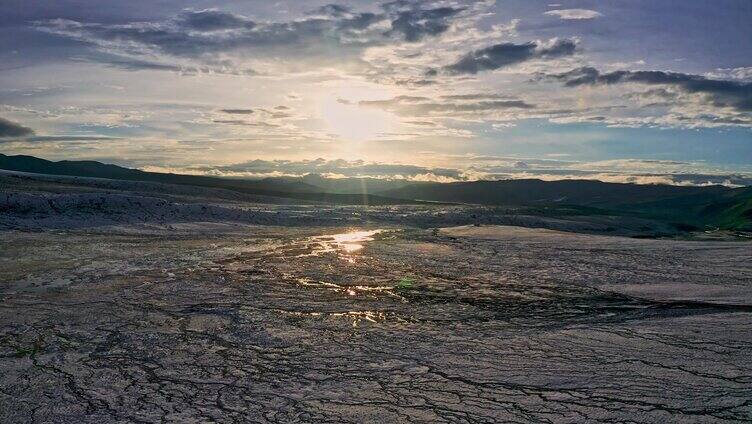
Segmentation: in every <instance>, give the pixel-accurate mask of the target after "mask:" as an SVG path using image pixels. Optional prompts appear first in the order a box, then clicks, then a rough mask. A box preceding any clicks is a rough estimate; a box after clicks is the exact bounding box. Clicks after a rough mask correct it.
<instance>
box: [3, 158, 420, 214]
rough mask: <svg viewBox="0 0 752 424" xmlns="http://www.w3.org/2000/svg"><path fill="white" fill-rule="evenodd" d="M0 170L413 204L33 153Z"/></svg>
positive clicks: (277, 182)
mask: <svg viewBox="0 0 752 424" xmlns="http://www.w3.org/2000/svg"><path fill="white" fill-rule="evenodd" d="M0 169H5V170H9V171H18V172H31V173H36V174H49V175H71V176H78V177H89V178H108V179H115V180H128V181H149V182H158V183H166V184H179V185H192V186H199V187H212V188H223V189H227V190H234V191H238V192H242V193H247V194H256V195H263V196H271V197H282V198H292V199H300V200H306V201H313V202H323V203H334V204H349V205H360V204H367V205H383V204H404V203H413V202H412V201H410V200H406V199H389V198H385V197H382V196H373V195H361V194H342V193H327V192H325V191H324V190H323V189H322V188H320V187H315V186H312V185H310V184H307V183H305V182H303V181H292V180H290V181H286V180H282V179H264V180H239V179H230V178H217V177H208V176H202V175H183V174H168V173H159V172H145V171H140V170H137V169H130V168H124V167H121V166H117V165H111V164H105V163H101V162H96V161H66V160H64V161H59V162H53V161H49V160H45V159H40V158H36V157H33V156H23V155H18V156H7V155H3V154H0Z"/></svg>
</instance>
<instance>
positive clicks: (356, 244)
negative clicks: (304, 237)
mask: <svg viewBox="0 0 752 424" xmlns="http://www.w3.org/2000/svg"><path fill="white" fill-rule="evenodd" d="M384 231H385V230H381V229H379V230H368V231H350V232H347V233H340V234H331V235H323V236H316V237H312V238H311V239H310V240H311V241H313V242H314V244H315V245H316V247H315V248H314V250H313V252H311V255H314V256H317V255H320V254H323V253H329V252H336V253H340V254H341V258H342V259H344V260H345V261H347V262H350V263H354V262H355V256H354V255H352V254H353V253H355V252H358V251H359V250H362V249H363V247H364V243H366V242H369V241H373V240H374V236H375V235H377V234H380V233H383V232H384Z"/></svg>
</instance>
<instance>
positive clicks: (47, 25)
mask: <svg viewBox="0 0 752 424" xmlns="http://www.w3.org/2000/svg"><path fill="white" fill-rule="evenodd" d="M465 10H466V8H464V7H448V6H433V3H431V2H423V1H419V2H405V1H398V2H391V3H384V4H382V5H381V8H380V11H379V12H355V11H353V10H351V9H349V8H347V7H344V6H338V5H328V6H323V7H320V8H318V9H316V10H314V11H312V12H310V13H308V14H307V15H306V16H305V17H304V18H302V19H296V20H289V21H282V22H264V21H254V20H253V19H251V18H249V17H247V16H243V15H239V14H234V13H230V12H225V11H221V10H217V9H204V10H185V11H183V12H181V13H180V14H178V15H176V16H173V17H171V18H168V19H165V20H162V21H151V22H127V23H118V24H113V23H91V22H79V21H74V20H68V19H52V20H44V21H36V22H35V23H34V25H35V27H36V28H37V29H39V30H42V31H45V32H48V33H51V34H55V35H58V36H62V37H66V38H71V39H75V40H79V41H83V42H86V43H89V44H91V45H93V46H95V47H96V48H97V49H98V50H99V52H100V53H102V54H103V55H102V56H97V57H94V58H93V59H92V60H97V61H101V62H102V63H105V64H107V65H109V66H113V67H118V68H121V69H126V70H140V69H149V70H170V71H185V70H188V71H191V70H194V71H195V72H218V73H219V72H221V73H233V72H237V73H243V74H249V73H253V71H250V70H249V68H248V66H246V65H243V63H244V62H246V61H255V62H264V61H266V62H270V63H271V62H274V63H279V62H280V60H281V63H283V64H285V65H290V66H292V65H294V64H297V65H299V67H300V68H301V71H302V70H309V69H310V65H311V64H312V63H305V64H302V63H300V62H305V61H306V60H307V59H310V60H313V61H314V62H318V64H322V63H340V64H341V63H342V62H343V60H344V59H347V58H350V59H353V60H352V62H353V63H355V64H357V63H358V60H357V59H358V57H359V54H360V53H362V52H363V51H364V49H366V48H369V47H373V46H386V45H392V44H395V43H404V42H406V43H415V42H419V41H422V40H424V39H426V38H428V37H435V36H437V35H440V34H442V33H444V32H446V31H448V30H449V29H450V27H451V25H452V22H453V20H454V19H456V18H458V16H460V15H461V14H462V13H463V11H465ZM155 58H158V59H159V60H154V59H155ZM285 58H294V59H296V60H295V61H284V60H283V59H285ZM361 65H362V63H361ZM232 68H238V69H235V70H234V71H233V70H232Z"/></svg>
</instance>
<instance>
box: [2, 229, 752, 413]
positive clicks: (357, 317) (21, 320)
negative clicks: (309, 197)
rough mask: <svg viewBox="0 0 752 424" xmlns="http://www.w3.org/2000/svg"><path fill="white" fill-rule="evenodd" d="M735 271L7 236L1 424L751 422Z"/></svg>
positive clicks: (736, 258)
mask: <svg viewBox="0 0 752 424" xmlns="http://www.w3.org/2000/svg"><path fill="white" fill-rule="evenodd" d="M379 230H382V231H379ZM750 263H752V248H750V245H749V244H748V243H743V242H696V241H692V242H690V241H672V240H638V239H628V238H618V237H603V236H588V235H576V234H568V233H559V232H554V231H548V230H534V229H521V228H514V227H462V228H453V229H445V230H432V229H427V230H426V229H409V228H370V227H363V228H350V227H348V228H331V227H329V228H305V229H303V228H289V227H263V226H240V225H235V226H222V225H219V224H207V225H187V224H186V225H182V226H181V225H176V226H171V227H170V228H166V227H159V228H157V227H154V228H135V227H134V228H129V227H113V228H100V229H85V230H57V231H52V230H48V231H37V232H20V231H5V232H3V236H2V240H1V241H0V268H2V270H3V271H2V273H0V283H2V284H1V285H0V299H1V302H0V422H3V423H51V422H54V423H58V422H75V423H103V422H108V423H109V422H122V423H125V422H139V423H161V422H221V423H233V422H279V423H287V422H330V423H343V422H349V423H365V422H380V423H385V422H416V423H429V422H452V423H463V422H465V423H486V422H488V423H490V422H520V423H527V422H542V423H560V422H610V423H614V422H663V423H670V422H675V423H686V422H698V423H715V422H718V423H721V422H749V421H751V420H752V361H750V360H749V358H750V356H751V355H752V331H750V328H752V327H751V325H752V266H750Z"/></svg>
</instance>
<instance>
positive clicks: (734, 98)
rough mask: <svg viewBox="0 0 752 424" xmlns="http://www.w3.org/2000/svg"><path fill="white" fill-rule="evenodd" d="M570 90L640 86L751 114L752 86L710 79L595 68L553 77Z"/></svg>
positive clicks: (664, 72) (653, 72) (585, 68)
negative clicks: (700, 98)
mask: <svg viewBox="0 0 752 424" xmlns="http://www.w3.org/2000/svg"><path fill="white" fill-rule="evenodd" d="M549 77H550V78H553V79H555V80H558V81H563V82H564V85H565V86H567V87H577V86H581V85H611V84H621V83H637V84H645V85H663V86H670V87H675V88H677V89H679V90H681V91H683V92H685V93H691V94H701V95H704V96H705V97H706V98H707V100H709V101H710V103H712V104H713V105H714V106H718V107H731V108H734V109H736V110H737V111H743V112H749V111H752V82H743V81H735V80H718V79H710V78H707V77H704V76H701V75H693V74H684V73H680V72H666V71H614V72H607V73H602V72H600V71H599V70H597V69H595V68H592V67H582V68H577V69H573V70H571V71H568V72H564V73H561V74H555V75H550V76H549Z"/></svg>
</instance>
